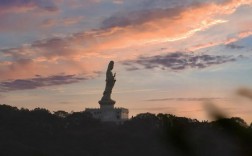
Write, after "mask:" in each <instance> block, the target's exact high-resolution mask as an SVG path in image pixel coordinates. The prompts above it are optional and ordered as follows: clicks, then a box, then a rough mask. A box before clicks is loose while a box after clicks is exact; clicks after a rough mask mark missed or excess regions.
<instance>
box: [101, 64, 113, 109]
mask: <svg viewBox="0 0 252 156" xmlns="http://www.w3.org/2000/svg"><path fill="white" fill-rule="evenodd" d="M113 68H114V61H110V62H109V64H108V69H107V73H106V86H105V90H104V92H103V97H102V98H101V100H100V101H99V104H101V105H103V104H105V105H106V104H107V105H114V104H115V103H116V102H115V101H114V100H112V99H111V93H112V89H113V87H114V85H115V82H116V79H115V76H116V73H114V74H113V73H112V70H113Z"/></svg>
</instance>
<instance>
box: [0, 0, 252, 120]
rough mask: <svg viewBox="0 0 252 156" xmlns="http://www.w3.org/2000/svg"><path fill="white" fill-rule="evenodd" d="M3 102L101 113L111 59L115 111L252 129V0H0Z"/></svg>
mask: <svg viewBox="0 0 252 156" xmlns="http://www.w3.org/2000/svg"><path fill="white" fill-rule="evenodd" d="M0 21H1V22H0V103H1V104H8V105H12V106H16V107H18V108H21V107H24V108H29V109H34V108H36V107H42V108H46V109H49V110H50V111H52V112H53V111H56V110H65V111H68V112H71V111H83V110H84V109H85V108H95V107H99V105H98V101H99V100H100V98H101V97H102V92H103V90H104V87H105V72H106V69H107V64H108V63H109V61H110V60H114V61H115V67H114V70H113V72H116V73H117V77H116V79H117V81H116V84H115V87H114V90H113V94H112V98H113V99H114V100H115V101H116V102H117V103H116V104H115V106H116V107H125V108H128V109H129V110H130V116H132V115H136V114H138V113H143V112H151V113H159V112H160V113H171V114H175V115H177V116H185V117H190V118H197V119H199V120H206V119H209V118H208V116H207V114H206V111H205V109H204V105H205V103H207V102H212V103H214V104H215V105H216V106H217V107H218V108H220V109H222V111H223V112H225V113H227V114H229V115H230V116H239V117H242V118H243V119H245V120H246V121H247V122H252V101H251V100H250V99H246V98H244V97H241V96H238V95H237V94H236V92H237V90H238V89H239V88H244V87H246V88H252V0H1V1H0Z"/></svg>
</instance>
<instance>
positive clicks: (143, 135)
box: [0, 105, 252, 156]
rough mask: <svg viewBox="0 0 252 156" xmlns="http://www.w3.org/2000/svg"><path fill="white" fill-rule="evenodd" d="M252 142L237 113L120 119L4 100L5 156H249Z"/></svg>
mask: <svg viewBox="0 0 252 156" xmlns="http://www.w3.org/2000/svg"><path fill="white" fill-rule="evenodd" d="M251 147H252V128H251V126H248V125H247V124H246V123H245V122H244V120H242V119H241V118H238V117H235V118H229V119H228V118H219V119H218V120H216V121H213V122H207V121H203V122H200V121H198V120H195V119H189V118H184V117H176V116H174V115H170V114H158V115H154V114H150V113H144V114H139V115H137V116H135V117H133V118H132V119H130V120H129V121H127V122H125V123H124V124H122V125H115V124H112V123H101V122H100V121H98V120H96V119H93V118H92V116H91V114H89V113H86V112H74V113H67V112H64V111H57V112H54V113H50V112H49V111H48V110H46V109H40V108H37V109H34V110H31V111H30V110H27V109H17V108H16V107H11V106H8V105H0V155H1V156H22V155H24V156H29V155H33V156H86V155H87V156H100V155H102V156H118V155H120V156H135V155H137V156H138V155H145V156H148V155H151V156H152V155H157V156H159V155H160V156H162V155H172V156H212V155H214V156H219V155H220V156H226V155H228V156H250V155H252V148H251Z"/></svg>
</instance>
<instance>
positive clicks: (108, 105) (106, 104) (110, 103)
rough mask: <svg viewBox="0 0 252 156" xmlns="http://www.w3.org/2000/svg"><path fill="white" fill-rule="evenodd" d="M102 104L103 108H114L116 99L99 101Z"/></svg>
mask: <svg viewBox="0 0 252 156" xmlns="http://www.w3.org/2000/svg"><path fill="white" fill-rule="evenodd" d="M98 103H99V104H100V108H101V109H114V104H115V103H116V102H115V101H114V100H111V99H110V100H100V101H99V102H98Z"/></svg>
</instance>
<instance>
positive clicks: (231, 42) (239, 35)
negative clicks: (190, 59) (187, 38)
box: [188, 30, 252, 51]
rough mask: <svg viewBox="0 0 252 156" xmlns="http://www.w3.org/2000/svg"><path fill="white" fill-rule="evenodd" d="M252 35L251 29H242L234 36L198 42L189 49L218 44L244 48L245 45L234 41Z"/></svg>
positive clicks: (193, 49)
mask: <svg viewBox="0 0 252 156" xmlns="http://www.w3.org/2000/svg"><path fill="white" fill-rule="evenodd" d="M251 35H252V31H251V30H247V31H241V32H238V33H236V34H235V35H234V37H228V38H226V39H224V40H220V41H211V42H208V43H203V44H197V45H195V46H192V47H190V48H188V50H189V51H196V50H200V49H204V48H209V47H213V46H218V45H225V46H226V47H227V48H231V49H242V48H244V47H243V46H237V45H235V44H234V43H235V42H237V41H239V40H241V39H243V38H246V37H249V36H251Z"/></svg>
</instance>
